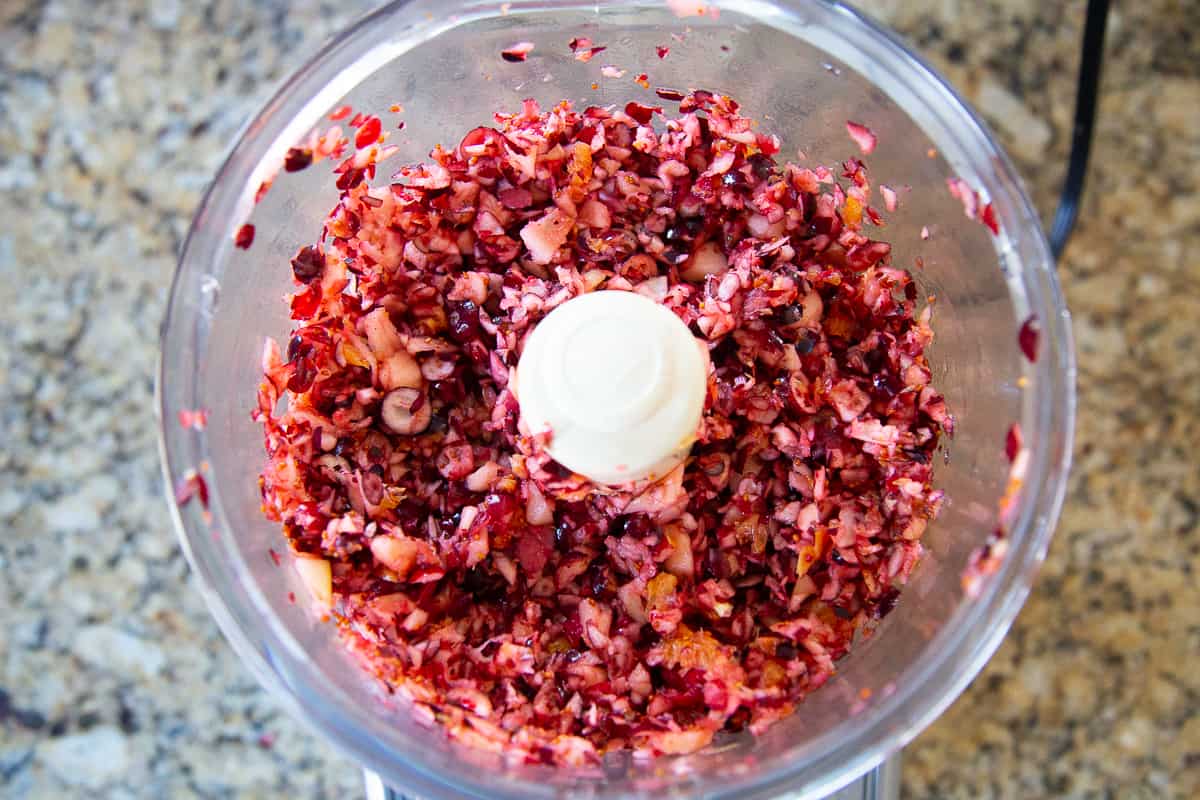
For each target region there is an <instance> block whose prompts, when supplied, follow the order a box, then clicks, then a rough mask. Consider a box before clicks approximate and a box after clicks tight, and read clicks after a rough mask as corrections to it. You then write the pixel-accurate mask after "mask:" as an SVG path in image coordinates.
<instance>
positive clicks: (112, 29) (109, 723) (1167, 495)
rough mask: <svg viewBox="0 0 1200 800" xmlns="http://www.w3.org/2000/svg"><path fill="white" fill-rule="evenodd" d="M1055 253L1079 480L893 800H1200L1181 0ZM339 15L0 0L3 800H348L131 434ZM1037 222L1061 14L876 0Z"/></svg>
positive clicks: (1190, 192)
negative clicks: (177, 322)
mask: <svg viewBox="0 0 1200 800" xmlns="http://www.w3.org/2000/svg"><path fill="white" fill-rule="evenodd" d="M1120 5H1121V8H1120V9H1119V10H1118V11H1116V12H1115V13H1114V17H1113V20H1112V25H1111V32H1110V34H1111V35H1110V37H1109V47H1110V60H1109V62H1108V67H1107V70H1106V74H1105V82H1104V93H1103V101H1102V106H1101V123H1100V129H1099V136H1098V139H1097V142H1096V149H1095V156H1094V168H1093V170H1092V172H1091V176H1090V179H1089V186H1088V195H1087V199H1086V202H1085V204H1084V212H1083V220H1082V222H1081V225H1080V228H1079V230H1078V232H1077V234H1076V236H1075V239H1074V240H1073V241H1072V244H1071V246H1070V248H1069V250H1068V252H1067V254H1066V258H1065V261H1064V263H1063V265H1062V271H1063V280H1064V284H1065V288H1066V293H1067V296H1068V299H1069V302H1070V305H1071V307H1072V309H1073V311H1074V314H1075V333H1076V337H1077V342H1078V347H1079V358H1080V380H1079V389H1080V415H1079V416H1080V422H1079V430H1078V443H1077V447H1076V464H1077V468H1076V471H1075V473H1074V475H1073V477H1072V480H1071V486H1070V494H1069V497H1068V500H1067V509H1066V511H1065V513H1064V515H1063V520H1062V523H1061V525H1060V526H1059V531H1058V535H1057V537H1056V539H1055V542H1054V545H1053V547H1052V549H1051V552H1050V556H1049V560H1048V562H1047V564H1046V566H1045V568H1044V570H1043V572H1042V575H1041V578H1040V580H1039V583H1038V585H1037V588H1036V589H1035V591H1034V593H1033V595H1032V597H1031V598H1030V601H1029V604H1028V605H1027V606H1026V608H1025V610H1024V611H1023V612H1022V614H1021V616H1020V618H1019V620H1018V623H1017V625H1016V626H1015V628H1014V630H1013V632H1012V634H1011V635H1010V636H1009V638H1008V639H1007V641H1006V643H1005V644H1004V645H1003V647H1002V648H1001V649H1000V651H999V653H998V654H997V655H996V657H995V658H994V659H993V660H992V662H991V663H990V664H989V666H988V667H987V668H986V669H985V670H984V671H983V673H982V674H981V675H980V676H979V678H978V679H977V680H976V681H975V682H974V684H973V685H972V686H971V688H970V689H969V690H968V691H967V692H966V693H965V694H964V695H963V696H962V698H961V699H959V700H958V701H957V702H956V703H955V704H954V706H953V707H952V708H951V709H950V710H949V711H948V712H947V713H946V714H945V715H944V716H943V717H942V718H941V719H940V720H939V721H938V722H937V723H936V724H935V725H934V726H933V727H932V728H930V729H929V730H928V731H927V732H925V733H924V734H923V735H922V736H921V737H920V738H918V739H917V741H916V742H915V743H914V744H913V745H912V746H911V747H909V748H908V750H907V751H906V761H905V794H906V796H908V797H914V798H924V797H951V798H992V797H995V798H1001V797H1005V798H1007V797H1012V798H1034V797H1059V796H1068V797H1179V798H1185V797H1195V796H1197V795H1200V669H1198V668H1197V665H1200V588H1198V585H1200V583H1198V580H1197V579H1198V573H1200V531H1198V530H1197V517H1198V505H1200V469H1198V466H1197V459H1196V452H1197V448H1198V446H1200V424H1198V422H1197V417H1198V415H1200V356H1198V352H1200V341H1198V338H1197V335H1196V332H1195V331H1196V328H1195V320H1196V319H1197V318H1200V293H1198V292H1197V290H1196V284H1197V282H1200V256H1198V255H1197V253H1200V178H1198V176H1200V42H1198V41H1197V38H1196V37H1197V36H1198V35H1200V33H1198V32H1200V6H1198V5H1197V4H1195V3H1194V2H1188V0H1153V1H1152V2H1146V3H1136V4H1135V3H1124V4H1120ZM366 6H367V4H366V3H362V2H351V1H350V0H341V1H340V2H336V3H334V2H331V3H316V2H311V0H301V2H294V3H283V2H277V3H272V2H258V3H253V4H251V3H241V2H233V1H232V0H229V1H227V2H184V1H183V0H175V1H171V0H163V1H162V2H152V3H136V2H133V1H132V0H116V1H115V2H104V3H96V2H83V1H81V2H25V3H22V2H21V1H20V0H14V1H13V2H7V3H3V4H0V440H2V441H3V447H2V448H0V528H2V529H3V531H4V533H3V535H2V536H0V574H3V576H4V580H3V586H2V587H0V618H2V619H3V620H4V622H5V624H4V625H3V626H2V627H0V796H3V797H6V798H9V797H11V798H61V797H112V798H124V797H156V798H157V797H282V796H291V797H354V796H358V793H359V778H358V774H357V772H356V768H355V766H354V765H353V764H351V763H350V762H349V761H347V760H346V759H344V758H342V757H340V756H339V755H337V754H335V753H333V752H331V751H330V749H329V748H328V747H327V746H325V745H324V743H323V742H321V741H320V740H318V739H316V738H314V737H313V736H311V735H310V734H308V733H307V732H305V731H304V730H303V729H301V728H300V727H299V726H298V725H297V724H296V723H294V722H293V721H292V720H290V719H289V718H287V717H286V716H285V715H283V714H282V713H281V712H280V711H279V710H278V709H277V707H276V705H275V704H274V703H273V702H272V701H271V700H270V699H269V698H268V697H267V696H266V695H265V694H264V693H263V692H262V691H261V690H260V689H259V688H258V687H257V686H256V684H255V683H254V682H253V680H252V679H251V678H250V676H249V675H248V673H247V672H246V671H245V670H244V669H243V668H242V667H241V666H240V664H239V663H238V661H237V659H236V657H235V656H234V655H233V653H232V652H231V651H230V649H229V648H228V647H227V646H226V644H225V643H224V641H223V640H222V639H221V637H220V635H219V634H218V633H217V630H216V627H215V625H214V624H213V623H212V622H211V621H210V619H209V617H208V615H207V613H206V612H205V610H204V608H203V605H202V603H201V601H200V597H199V594H198V593H197V592H196V591H194V590H193V587H192V586H191V582H192V581H191V579H190V578H189V575H188V570H187V566H186V564H185V562H184V560H183V557H182V555H181V554H180V552H179V550H178V549H177V547H176V545H175V540H174V536H173V534H172V532H171V529H170V522H169V519H168V516H167V512H166V508H165V506H164V503H163V500H162V492H161V489H160V481H159V474H158V462H157V453H156V450H155V441H154V440H155V435H154V430H153V418H152V414H151V407H152V373H153V363H154V359H155V347H156V339H157V330H158V325H159V322H160V319H161V316H162V313H163V308H164V299H165V292H166V287H167V284H168V281H169V278H170V274H171V269H172V266H173V258H174V253H175V251H176V248H177V247H178V246H179V244H180V240H181V238H182V236H183V234H184V232H185V230H186V225H187V222H188V218H189V215H190V214H191V211H192V210H193V208H194V206H195V204H196V202H197V200H198V197H199V193H200V192H201V190H202V188H203V187H204V185H205V182H206V181H207V180H208V179H209V177H210V176H211V175H212V173H213V172H214V170H215V169H216V166H217V164H218V162H219V160H220V158H221V156H222V152H223V150H224V149H225V147H226V146H227V144H228V141H229V138H230V137H231V136H232V135H233V133H234V132H235V131H236V129H237V128H238V126H239V125H240V123H241V122H242V121H243V120H244V119H245V118H246V116H247V115H248V114H250V113H251V112H252V111H253V110H254V109H255V108H256V107H257V106H258V105H259V104H260V103H261V102H262V101H263V100H264V99H265V97H266V96H267V94H268V93H269V91H270V90H271V88H272V86H273V85H274V84H275V83H276V82H277V81H279V80H280V79H281V78H282V77H283V76H284V75H285V74H286V73H287V72H288V71H290V70H291V69H292V68H294V67H296V66H298V65H299V63H300V61H301V60H302V59H303V58H304V56H305V53H306V52H309V50H310V47H311V46H312V45H314V44H315V43H317V42H318V41H320V40H321V39H322V38H323V37H324V36H325V35H326V34H328V33H329V32H331V31H332V30H334V29H336V28H338V27H340V26H341V25H343V24H345V23H346V22H347V21H348V20H350V19H351V18H353V16H355V15H356V14H358V13H359V12H361V11H362V10H363V9H365V8H366ZM867 7H868V8H869V10H871V11H872V12H873V13H875V14H877V15H878V16H879V17H881V18H882V19H884V20H885V21H887V22H889V23H890V24H892V25H894V26H895V27H896V28H897V29H899V30H900V31H901V33H903V34H904V35H905V36H907V37H909V39H910V40H911V41H912V42H914V43H915V45H916V46H917V47H918V48H919V49H920V51H921V52H922V53H924V54H925V55H926V56H927V57H928V58H929V59H931V60H932V61H933V62H934V64H935V65H936V66H938V67H939V68H940V69H942V70H944V72H945V73H946V74H947V75H948V76H949V77H950V78H951V80H952V81H953V82H954V83H955V84H956V85H957V86H958V87H960V89H961V90H962V91H963V92H964V93H965V94H966V95H967V96H968V98H970V99H971V100H972V101H973V102H975V103H976V104H977V105H978V106H979V108H980V109H981V110H982V112H983V114H984V116H985V117H986V118H987V119H988V120H989V122H990V123H991V124H992V125H993V126H994V127H995V129H996V130H997V131H998V132H999V134H1000V135H1001V138H1002V139H1003V140H1004V142H1005V144H1006V146H1007V147H1008V148H1009V149H1010V151H1011V152H1012V154H1013V155H1014V157H1015V158H1016V160H1017V162H1018V164H1019V166H1020V168H1021V169H1022V172H1023V174H1024V175H1025V176H1026V179H1027V181H1028V184H1029V187H1030V189H1031V191H1032V193H1033V195H1034V197H1035V199H1036V201H1037V203H1038V206H1039V208H1041V209H1042V211H1043V213H1044V214H1045V215H1047V216H1048V214H1049V213H1050V211H1051V210H1052V207H1053V203H1054V195H1055V191H1056V186H1057V184H1058V182H1059V180H1060V179H1061V175H1062V173H1063V166H1062V165H1063V163H1064V160H1065V159H1064V157H1065V152H1066V146H1067V139H1068V132H1069V122H1070V113H1071V112H1070V109H1071V98H1072V95H1073V91H1074V89H1073V73H1074V69H1075V63H1076V59H1077V41H1078V38H1079V33H1080V26H1081V18H1082V10H1083V3H1082V2H1081V0H1072V1H1071V2H1067V3H1059V2H1053V1H1051V2H1044V1H1043V2H1034V0H1016V1H1015V2H1008V3H1004V2H998V0H988V1H987V2H984V3H970V4H959V3H956V2H949V1H948V0H943V1H941V2H939V1H938V0H921V1H920V2H899V0H894V1H891V2H876V3H871V4H868V6H867Z"/></svg>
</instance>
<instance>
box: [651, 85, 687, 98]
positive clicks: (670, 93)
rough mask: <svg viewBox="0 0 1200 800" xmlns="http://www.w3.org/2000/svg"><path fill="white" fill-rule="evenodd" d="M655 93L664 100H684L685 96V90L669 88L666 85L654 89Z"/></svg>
mask: <svg viewBox="0 0 1200 800" xmlns="http://www.w3.org/2000/svg"><path fill="white" fill-rule="evenodd" d="M654 93H655V94H656V95H658V96H659V97H661V98H662V99H663V100H670V101H672V102H677V101H679V100H682V99H683V97H684V95H683V92H681V91H679V90H678V89H668V88H666V87H665V86H660V87H658V88H657V89H655V90H654Z"/></svg>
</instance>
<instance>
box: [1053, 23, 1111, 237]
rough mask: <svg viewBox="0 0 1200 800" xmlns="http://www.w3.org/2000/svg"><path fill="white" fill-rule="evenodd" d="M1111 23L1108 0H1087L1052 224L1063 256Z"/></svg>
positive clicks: (1088, 148)
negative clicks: (1064, 172)
mask: <svg viewBox="0 0 1200 800" xmlns="http://www.w3.org/2000/svg"><path fill="white" fill-rule="evenodd" d="M1106 22H1108V0H1088V4H1087V18H1086V20H1085V22H1084V27H1083V56H1082V58H1081V59H1080V62H1079V87H1078V89H1077V90H1076V93H1075V127H1074V129H1073V131H1072V132H1071V155H1070V157H1069V160H1068V161H1067V178H1066V180H1065V181H1063V188H1062V194H1061V195H1060V196H1059V199H1058V210H1057V211H1055V212H1054V224H1053V225H1051V226H1050V249H1051V250H1052V251H1053V252H1054V257H1055V258H1058V257H1059V256H1061V255H1062V251H1063V248H1064V247H1066V246H1067V239H1069V238H1070V237H1071V231H1072V230H1073V229H1074V227H1075V219H1076V217H1078V216H1079V198H1080V196H1081V195H1082V194H1083V181H1084V178H1085V177H1086V176H1087V166H1088V156H1089V155H1090V153H1091V149H1092V129H1093V128H1094V127H1095V123H1096V97H1097V95H1098V94H1099V92H1100V65H1101V63H1102V62H1103V60H1104V26H1105V23H1106Z"/></svg>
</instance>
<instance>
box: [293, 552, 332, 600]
mask: <svg viewBox="0 0 1200 800" xmlns="http://www.w3.org/2000/svg"><path fill="white" fill-rule="evenodd" d="M296 573H297V574H298V575H299V576H300V580H301V582H302V583H303V584H304V586H305V587H306V588H307V589H308V593H309V594H310V595H312V599H313V603H314V605H315V606H316V607H317V608H318V609H319V610H320V611H321V612H322V613H328V612H329V611H330V610H331V609H332V608H333V570H332V569H331V568H330V566H329V562H328V561H326V560H325V559H323V558H316V557H315V556H310V555H299V554H298V555H297V556H296Z"/></svg>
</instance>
